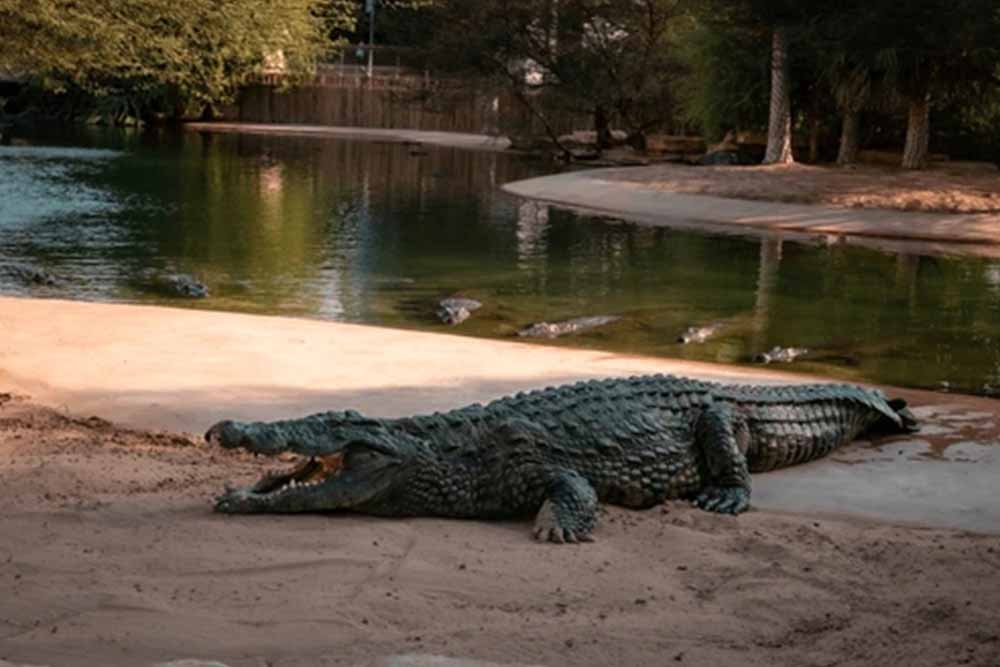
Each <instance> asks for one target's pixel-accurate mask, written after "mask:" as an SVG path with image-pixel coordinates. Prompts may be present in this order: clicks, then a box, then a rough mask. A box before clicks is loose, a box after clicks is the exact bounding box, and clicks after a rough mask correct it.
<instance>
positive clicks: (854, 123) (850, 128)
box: [837, 111, 861, 166]
mask: <svg viewBox="0 0 1000 667" xmlns="http://www.w3.org/2000/svg"><path fill="white" fill-rule="evenodd" d="M860 116H861V114H860V113H859V112H857V111H845V112H844V122H843V127H842V128H841V129H840V149H839V150H838V151H837V164H839V165H841V166H844V165H849V164H854V163H856V162H857V161H858V129H859V127H860V125H861V120H860Z"/></svg>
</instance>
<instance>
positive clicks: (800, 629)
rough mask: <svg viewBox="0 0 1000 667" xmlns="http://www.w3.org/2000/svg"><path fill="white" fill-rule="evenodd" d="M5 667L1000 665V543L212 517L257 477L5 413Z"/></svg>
mask: <svg viewBox="0 0 1000 667" xmlns="http://www.w3.org/2000/svg"><path fill="white" fill-rule="evenodd" d="M0 403H2V405H0V504H2V507H3V508H4V511H3V513H2V515H0V661H2V660H7V661H11V662H14V663H29V664H41V665H54V666H55V665H151V664H153V663H156V662H159V661H164V660H175V659H182V658H201V659H211V660H218V661H221V662H223V663H225V664H226V665H229V666H230V667H236V666H242V665H247V666H254V667H258V666H259V667H263V666H264V665H273V666H276V667H285V666H291V665H303V666H304V665H327V664H329V665H357V664H360V665H367V664H376V661H377V659H378V658H379V657H380V656H386V655H391V654H400V653H409V654H412V653H418V654H432V655H448V656H457V657H471V658H478V659H483V660H491V661H497V662H521V663H532V664H541V665H607V664H612V663H617V664H622V665H664V664H689V665H708V664H712V665H741V666H742V665H875V664H878V665H895V664H907V665H928V666H929V665H953V664H968V665H982V666H984V667H985V666H995V665H997V664H1000V621H998V620H997V619H998V618H1000V583H998V581H1000V538H998V537H996V536H985V535H977V534H972V533H968V532H961V531H954V530H936V529H920V528H913V527H901V526H892V525H888V524H883V523H872V522H866V521H862V520H857V519H848V518H830V517H815V516H805V515H795V514H778V513H770V512H763V511H751V512H749V513H747V514H745V515H743V516H741V517H739V518H732V517H721V516H714V515H710V514H707V513H704V512H701V511H699V510H695V509H692V508H690V507H688V506H686V505H685V504H682V503H672V504H670V505H668V506H665V507H663V508H656V509H653V510H649V511H644V512H630V511H625V510H620V509H614V508H612V509H609V510H607V511H606V513H605V515H604V516H603V519H602V525H601V526H600V527H599V529H598V533H597V537H598V540H599V541H598V542H596V543H594V544H589V545H563V546H556V545H548V544H538V543H535V542H533V541H532V540H530V539H529V537H528V532H529V525H528V524H527V523H522V522H509V523H486V522H475V521H467V522H459V521H445V520H434V519H419V520H380V519H374V518H369V517H362V516H353V515H341V516H249V517H232V516H223V515H217V514H213V513H212V512H211V511H210V507H211V498H212V496H213V494H214V493H216V492H217V491H218V490H219V489H220V488H221V487H222V486H223V485H224V484H225V483H226V482H227V481H237V482H241V481H246V480H249V479H252V478H254V477H255V476H256V474H257V473H258V472H259V471H260V469H261V465H262V464H261V463H259V462H257V461H254V460H253V459H252V458H251V457H249V456H248V455H243V454H234V453H225V452H221V451H212V450H209V449H207V448H206V446H205V445H203V444H202V443H200V442H198V441H197V440H192V439H190V438H188V437H186V436H179V435H171V434H151V433H146V432H141V431H135V430H129V429H125V428H120V427H116V426H115V425H113V424H111V423H108V422H106V421H103V420H100V419H97V418H82V419H81V418H74V417H68V416H65V415H64V414H62V413H58V412H55V411H52V410H50V409H48V408H43V407H39V406H37V405H34V404H32V403H30V402H27V401H25V400H22V399H18V398H15V397H10V396H7V395H4V396H3V398H0Z"/></svg>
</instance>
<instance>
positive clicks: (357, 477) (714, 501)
mask: <svg viewBox="0 0 1000 667" xmlns="http://www.w3.org/2000/svg"><path fill="white" fill-rule="evenodd" d="M913 430H916V420H915V418H914V417H913V415H912V414H911V413H910V412H909V410H907V409H906V403H905V402H904V401H902V400H898V399H897V400H886V398H885V396H884V395H883V394H882V393H881V392H879V391H876V390H871V389H864V388H861V387H856V386H852V385H842V384H814V385H799V386H767V387H765V386H749V385H721V384H715V383H709V382H700V381H697V380H689V379H685V378H679V377H673V376H663V375H653V376H643V377H633V378H628V379H612V380H593V381H590V382H580V383H577V384H574V385H565V386H562V387H557V388H551V387H550V388H547V389H544V390H539V391H533V392H530V393H521V394H517V395H516V396H512V397H507V398H503V399H500V400H497V401H494V402H492V403H490V404H488V405H486V406H481V405H478V404H477V405H470V406H468V407H465V408H461V409H457V410H452V411H450V412H446V413H443V414H441V413H434V414H431V415H423V416H417V417H407V418H400V419H372V418H367V417H364V416H362V415H360V414H358V413H357V412H353V411H347V412H328V413H322V414H317V415H312V416H309V417H304V418H302V419H296V420H288V421H276V422H270V423H265V422H234V421H224V422H220V423H218V424H216V425H215V426H213V427H212V428H211V429H209V431H208V433H207V434H206V439H207V440H208V441H209V442H210V443H215V444H219V445H221V446H222V447H226V448H242V449H245V450H247V451H250V452H254V453H257V454H268V455H275V454H280V453H285V452H294V453H296V454H299V455H301V456H303V457H304V461H303V462H302V463H301V464H300V465H298V466H296V467H295V468H294V469H292V470H290V471H287V472H282V473H273V474H268V475H266V476H265V477H264V478H263V479H261V480H260V481H259V482H257V483H256V484H254V485H253V486H248V487H244V488H238V489H232V488H230V489H227V491H226V492H225V493H224V494H223V495H221V496H220V497H218V498H217V499H216V505H215V508H216V510H218V511H220V512H231V513H250V512H313V511H331V510H353V511H357V512H363V513H368V514H376V515H383V516H417V515H425V516H428V515H429V516H442V517H456V518H502V517H517V516H529V515H532V514H534V515H535V516H536V519H535V530H534V534H535V537H536V538H539V539H543V540H550V541H553V542H575V541H590V540H591V539H592V537H591V534H592V532H593V530H594V527H595V525H596V523H597V509H598V503H599V502H602V501H603V502H608V503H613V504H616V505H622V506H625V507H630V508H645V507H650V506H652V505H655V504H657V503H660V502H662V501H664V500H667V499H676V498H680V499H690V500H693V501H694V502H695V504H697V505H698V506H700V507H702V508H704V509H706V510H710V511H713V512H722V513H730V514H738V513H740V512H743V511H744V510H746V509H747V508H748V506H749V502H750V472H758V471H765V470H773V469H775V468H781V467H783V466H787V465H791V464H795V463H801V462H804V461H809V460H812V459H815V458H818V457H820V456H823V455H825V454H827V453H828V452H830V451H831V450H833V449H834V448H836V447H838V446H840V445H843V444H845V443H848V442H850V441H851V440H853V439H854V438H855V437H857V436H858V435H860V434H862V433H901V432H908V431H913Z"/></svg>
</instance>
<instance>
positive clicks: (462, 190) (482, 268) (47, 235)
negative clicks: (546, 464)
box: [0, 132, 1000, 393]
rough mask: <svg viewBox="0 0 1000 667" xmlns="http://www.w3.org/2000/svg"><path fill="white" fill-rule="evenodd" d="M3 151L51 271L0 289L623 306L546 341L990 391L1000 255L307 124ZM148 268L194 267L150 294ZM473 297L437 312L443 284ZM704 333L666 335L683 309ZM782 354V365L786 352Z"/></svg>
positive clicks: (111, 296) (168, 300)
mask: <svg viewBox="0 0 1000 667" xmlns="http://www.w3.org/2000/svg"><path fill="white" fill-rule="evenodd" d="M15 144H21V145H13V146H0V264H5V263H12V262H13V263H23V264H32V265H34V266H37V267H40V268H44V269H46V270H48V271H50V272H51V273H52V274H54V275H55V276H56V277H57V278H59V279H60V284H59V285H57V286H54V287H45V286H25V285H23V284H19V283H17V282H16V281H15V280H13V279H10V278H0V292H3V293H6V294H20V295H32V296H54V297H69V298H78V299H88V300H99V301H124V302H141V303H165V304H170V305H177V306H185V307H192V308H209V309H219V310H235V311H244V312H255V313H276V314H284V315H299V316H307V317H317V318H326V319H333V320H342V321H349V322H368V323H373V324H380V325H387V326H393V327H412V328H419V329H425V330H430V331H449V332H457V333H464V334H468V335H473V336H486V337H495V338H509V337H511V336H513V335H514V333H515V332H516V331H517V330H518V329H519V328H521V327H523V326H525V325H527V324H530V323H532V322H536V321H539V320H549V321H551V320H557V319H564V318H571V317H578V316H583V315H602V314H613V315H620V316H622V317H623V319H622V320H621V321H620V322H618V323H616V324H612V325H609V326H607V327H604V328H601V329H597V330H593V331H591V332H587V333H583V334H578V335H575V336H571V337H568V338H566V339H560V340H558V341H556V342H551V343H549V344H557V345H571V346H578V347H590V348H598V349H605V350H611V351H616V352H628V353H637V354H652V355H660V356H665V357H677V358H684V359H699V360H707V361H717V362H726V363H749V361H750V359H751V358H752V357H753V355H754V354H756V353H758V352H762V351H764V350H767V349H769V348H771V347H772V346H774V345H784V346H796V347H806V348H809V349H810V350H811V356H810V358H807V359H806V360H805V361H801V362H796V363H795V364H793V365H791V366H788V367H787V368H789V369H792V370H796V369H800V370H803V371H809V372H814V373H822V374H826V375H832V376H836V377H840V378H844V379H850V380H869V381H875V382H883V383H890V384H898V385H906V386H921V387H939V386H941V383H948V385H949V386H950V387H951V388H952V389H954V390H961V391H970V392H977V393H992V392H993V391H994V389H993V388H994V387H1000V370H998V369H1000V262H998V261H991V260H983V259H976V258H961V257H927V256H920V255H916V254H913V255H902V254H891V253H883V252H879V251H876V250H870V249H863V248H857V247H852V246H848V245H843V244H837V245H832V246H820V245H806V244H801V243H796V242H792V241H789V240H784V241H782V240H780V239H774V238H771V239H759V238H753V237H746V238H743V237H732V236H713V235H703V234H698V233H691V232H681V231H673V230H669V229H664V228H649V227H641V226H635V225H631V224H624V223H620V222H616V221H614V220H607V219H598V218H590V217H581V216H578V215H575V214H573V213H570V212H567V211H563V210H558V209H551V208H547V207H540V206H536V205H534V204H532V203H530V202H524V201H519V200H517V199H515V198H513V197H510V196H508V195H505V194H503V193H501V192H500V191H499V186H500V185H501V184H503V183H505V182H507V181H511V180H515V179H518V178H525V177H528V176H532V175H537V174H540V173H543V167H541V166H540V165H539V164H537V163H532V162H528V161H525V160H523V159H520V158H517V157H514V156H509V155H503V154H496V153H485V152H484V153H480V152H471V151H463V150H457V149H448V148H433V147H432V148H429V149H428V154H426V155H411V153H410V150H409V149H408V148H407V147H406V146H404V145H400V144H393V143H374V142H361V141H345V140H324V139H316V138H291V137H260V136H236V135H214V136H210V135H200V134H197V133H193V132H187V133H147V134H143V135H134V136H128V137H125V136H121V135H111V136H86V137H74V138H73V139H72V140H67V139H65V138H62V139H58V140H56V139H52V138H48V139H45V140H38V139H36V140H33V141H28V140H22V141H20V142H17V141H15ZM150 269H153V270H156V271H162V272H165V273H186V274H191V275H194V276H197V277H198V278H200V279H201V280H202V281H203V282H205V283H206V284H207V285H208V287H209V289H210V290H211V296H210V297H209V298H208V299H205V300H186V299H182V298H173V297H169V296H166V295H164V294H163V293H161V292H158V291H156V290H154V289H152V288H151V287H150V285H149V284H148V281H147V280H145V279H144V278H143V277H142V276H143V275H144V273H143V272H146V271H149V270H150ZM453 294H461V295H464V296H469V297H473V298H476V299H479V300H481V301H482V302H483V303H484V304H485V305H484V307H483V308H482V310H480V311H478V312H477V313H476V314H475V315H474V316H473V317H472V319H470V320H468V321H467V322H465V323H464V324H462V325H460V326H458V327H456V328H449V327H446V326H444V325H442V324H440V323H438V322H437V320H436V319H435V317H434V316H433V311H434V307H435V304H436V302H437V300H438V299H440V298H443V297H446V296H451V295H453ZM709 323H721V324H722V328H721V330H720V332H719V334H718V335H717V337H715V338H713V339H711V340H710V341H709V342H707V343H704V344H700V345H680V344H678V343H676V342H675V340H676V337H677V335H678V334H679V333H680V332H681V331H682V330H683V329H684V328H685V327H687V326H690V325H692V324H709ZM782 367H783V368H786V366H782Z"/></svg>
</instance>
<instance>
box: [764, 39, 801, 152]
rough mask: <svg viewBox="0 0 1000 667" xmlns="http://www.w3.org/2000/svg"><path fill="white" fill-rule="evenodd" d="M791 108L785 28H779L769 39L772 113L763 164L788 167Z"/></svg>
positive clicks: (790, 140)
mask: <svg viewBox="0 0 1000 667" xmlns="http://www.w3.org/2000/svg"><path fill="white" fill-rule="evenodd" d="M792 162H795V158H793V157H792V104H791V96H790V95H789V94H788V43H787V39H786V35H785V28H784V27H782V26H778V27H776V28H775V29H774V33H773V35H772V36H771V109H770V118H769V121H768V130H767V152H766V153H765V154H764V164H791V163H792Z"/></svg>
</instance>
